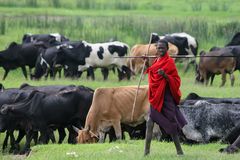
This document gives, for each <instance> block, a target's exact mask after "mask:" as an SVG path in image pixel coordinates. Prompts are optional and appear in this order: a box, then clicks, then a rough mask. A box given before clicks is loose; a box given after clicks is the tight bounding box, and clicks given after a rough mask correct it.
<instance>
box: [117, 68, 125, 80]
mask: <svg viewBox="0 0 240 160" xmlns="http://www.w3.org/2000/svg"><path fill="white" fill-rule="evenodd" d="M117 71H118V80H119V81H121V80H123V78H124V76H123V72H122V71H121V70H120V69H117Z"/></svg>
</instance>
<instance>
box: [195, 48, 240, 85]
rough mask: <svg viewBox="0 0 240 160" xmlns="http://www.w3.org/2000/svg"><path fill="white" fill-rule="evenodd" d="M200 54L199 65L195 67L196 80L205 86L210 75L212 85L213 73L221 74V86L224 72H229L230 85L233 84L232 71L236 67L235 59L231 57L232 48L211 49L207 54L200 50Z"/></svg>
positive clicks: (224, 75)
mask: <svg viewBox="0 0 240 160" xmlns="http://www.w3.org/2000/svg"><path fill="white" fill-rule="evenodd" d="M200 56H201V57H200V61H199V65H198V67H197V76H196V82H203V83H204V84H205V85H206V86H207V85H208V81H209V78H210V77H211V83H210V84H211V85H212V82H213V78H214V75H216V74H221V75H222V84H221V85H220V87H222V86H224V84H225V82H226V73H228V74H230V79H231V85H232V86H233V85H234V80H235V78H234V75H233V72H234V71H235V67H236V59H235V58H234V57H233V54H232V49H229V48H223V49H220V50H215V51H211V52H209V53H208V54H207V53H205V52H204V51H202V52H201V53H200ZM204 56H206V57H204ZM207 56H215V57H207ZM227 56H229V57H227Z"/></svg>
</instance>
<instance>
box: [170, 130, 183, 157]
mask: <svg viewBox="0 0 240 160" xmlns="http://www.w3.org/2000/svg"><path fill="white" fill-rule="evenodd" d="M171 137H172V140H173V142H174V144H175V147H176V150H177V155H183V151H182V147H181V144H180V140H179V136H178V134H172V135H171Z"/></svg>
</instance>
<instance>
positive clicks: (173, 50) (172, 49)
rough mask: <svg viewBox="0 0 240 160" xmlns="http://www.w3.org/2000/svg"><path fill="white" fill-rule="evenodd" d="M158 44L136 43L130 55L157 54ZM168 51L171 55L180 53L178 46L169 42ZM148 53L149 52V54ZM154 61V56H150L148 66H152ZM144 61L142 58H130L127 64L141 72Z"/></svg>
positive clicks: (134, 70)
mask: <svg viewBox="0 0 240 160" xmlns="http://www.w3.org/2000/svg"><path fill="white" fill-rule="evenodd" d="M155 45H156V44H150V46H149V45H148V44H136V45H134V46H133V47H132V49H131V51H130V56H133V57H135V56H144V55H146V56H157V55H156V53H157V49H156V46H155ZM168 47H169V49H168V53H169V55H177V53H178V48H177V47H176V46H175V45H173V44H171V43H168ZM148 48H149V53H148ZM147 53H148V54H147ZM153 61H154V58H149V59H148V61H147V63H148V64H147V66H151V65H152V63H153ZM143 63H144V59H142V58H129V59H128V61H127V66H128V67H129V68H130V69H131V70H132V71H133V72H134V73H135V74H138V73H140V72H141V70H142V67H145V66H143Z"/></svg>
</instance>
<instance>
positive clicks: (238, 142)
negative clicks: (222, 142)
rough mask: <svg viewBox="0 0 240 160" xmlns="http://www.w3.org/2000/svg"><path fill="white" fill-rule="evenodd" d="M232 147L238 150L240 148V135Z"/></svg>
mask: <svg viewBox="0 0 240 160" xmlns="http://www.w3.org/2000/svg"><path fill="white" fill-rule="evenodd" d="M232 146H235V147H237V148H238V149H239V148H240V135H239V136H238V138H237V139H236V141H235V142H234V143H233V144H232Z"/></svg>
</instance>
